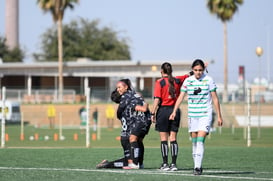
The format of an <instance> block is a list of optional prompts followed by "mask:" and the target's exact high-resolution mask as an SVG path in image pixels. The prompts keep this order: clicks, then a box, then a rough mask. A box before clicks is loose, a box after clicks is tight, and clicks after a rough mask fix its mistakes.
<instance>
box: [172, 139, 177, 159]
mask: <svg viewBox="0 0 273 181" xmlns="http://www.w3.org/2000/svg"><path fill="white" fill-rule="evenodd" d="M171 154H172V163H173V164H176V159H177V155H178V144H177V142H176V141H171Z"/></svg>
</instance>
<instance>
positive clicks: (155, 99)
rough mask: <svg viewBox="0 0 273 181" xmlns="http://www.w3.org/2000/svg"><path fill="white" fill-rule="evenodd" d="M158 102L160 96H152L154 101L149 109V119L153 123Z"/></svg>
mask: <svg viewBox="0 0 273 181" xmlns="http://www.w3.org/2000/svg"><path fill="white" fill-rule="evenodd" d="M159 103H160V98H158V97H155V98H154V103H153V107H152V109H151V119H152V122H153V123H155V122H156V119H155V113H156V111H157V109H158V105H159Z"/></svg>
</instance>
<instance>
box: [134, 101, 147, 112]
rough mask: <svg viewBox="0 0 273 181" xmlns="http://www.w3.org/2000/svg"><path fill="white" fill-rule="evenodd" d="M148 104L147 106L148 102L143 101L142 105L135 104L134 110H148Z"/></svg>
mask: <svg viewBox="0 0 273 181" xmlns="http://www.w3.org/2000/svg"><path fill="white" fill-rule="evenodd" d="M148 106H149V104H148V103H145V104H144V105H143V106H141V105H136V106H135V110H136V111H141V112H146V111H147V110H148Z"/></svg>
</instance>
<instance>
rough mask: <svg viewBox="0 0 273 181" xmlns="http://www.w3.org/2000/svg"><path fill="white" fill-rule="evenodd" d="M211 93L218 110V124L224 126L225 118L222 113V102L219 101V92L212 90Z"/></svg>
mask: <svg viewBox="0 0 273 181" xmlns="http://www.w3.org/2000/svg"><path fill="white" fill-rule="evenodd" d="M210 94H211V97H212V101H213V104H214V108H215V110H216V112H217V121H218V126H222V125H223V118H222V114H221V109H220V103H219V99H218V96H217V93H216V91H212V92H210Z"/></svg>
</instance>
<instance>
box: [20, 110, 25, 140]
mask: <svg viewBox="0 0 273 181" xmlns="http://www.w3.org/2000/svg"><path fill="white" fill-rule="evenodd" d="M24 137H25V135H24V113H23V112H22V113H21V135H20V140H21V141H23V140H24V139H25V138H24Z"/></svg>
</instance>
